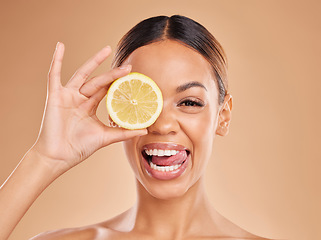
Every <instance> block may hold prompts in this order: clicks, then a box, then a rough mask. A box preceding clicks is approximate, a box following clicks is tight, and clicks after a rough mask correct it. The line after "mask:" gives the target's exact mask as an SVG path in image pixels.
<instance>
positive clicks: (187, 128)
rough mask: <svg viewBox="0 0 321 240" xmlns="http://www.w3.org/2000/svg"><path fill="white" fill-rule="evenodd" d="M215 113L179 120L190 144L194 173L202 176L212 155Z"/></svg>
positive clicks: (209, 112) (210, 112)
mask: <svg viewBox="0 0 321 240" xmlns="http://www.w3.org/2000/svg"><path fill="white" fill-rule="evenodd" d="M215 126H216V115H215V111H204V112H203V113H200V114H195V115H194V116H193V115H191V116H188V117H186V116H185V118H184V119H183V120H181V127H182V128H183V129H184V132H185V133H186V135H187V136H188V138H189V140H190V141H191V143H192V146H193V149H192V160H193V168H194V173H195V174H197V175H200V174H202V172H203V171H204V169H205V167H206V165H207V162H208V160H209V158H210V156H211V153H212V146H213V140H214V137H215V134H214V133H215ZM197 177H199V176H197Z"/></svg>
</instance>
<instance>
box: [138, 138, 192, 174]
mask: <svg viewBox="0 0 321 240" xmlns="http://www.w3.org/2000/svg"><path fill="white" fill-rule="evenodd" d="M141 153H142V162H143V167H144V168H145V170H146V172H147V173H148V174H149V175H150V176H152V177H154V178H156V179H159V180H170V179H174V178H177V177H179V176H181V175H182V174H183V173H184V172H185V170H186V167H187V165H188V163H189V158H190V151H189V150H188V149H187V148H185V147H184V146H182V145H178V144H174V143H150V144H147V145H144V146H143V148H142V152H141Z"/></svg>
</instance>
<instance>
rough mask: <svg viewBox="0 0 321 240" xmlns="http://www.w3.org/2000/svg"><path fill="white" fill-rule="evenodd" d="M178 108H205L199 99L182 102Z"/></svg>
mask: <svg viewBox="0 0 321 240" xmlns="http://www.w3.org/2000/svg"><path fill="white" fill-rule="evenodd" d="M178 106H184V107H204V103H203V102H202V101H200V100H198V99H195V100H191V99H185V100H183V101H181V102H180V103H179V104H178Z"/></svg>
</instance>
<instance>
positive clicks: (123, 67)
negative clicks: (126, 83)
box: [119, 65, 131, 70]
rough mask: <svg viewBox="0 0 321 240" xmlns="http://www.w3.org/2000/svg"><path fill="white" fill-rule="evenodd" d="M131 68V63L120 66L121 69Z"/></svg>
mask: <svg viewBox="0 0 321 240" xmlns="http://www.w3.org/2000/svg"><path fill="white" fill-rule="evenodd" d="M130 68H131V65H123V66H120V67H119V69H121V70H129V69H130Z"/></svg>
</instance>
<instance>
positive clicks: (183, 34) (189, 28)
mask: <svg viewBox="0 0 321 240" xmlns="http://www.w3.org/2000/svg"><path fill="white" fill-rule="evenodd" d="M166 39H170V40H175V41H178V42H180V43H182V44H184V45H186V46H187V47H190V48H192V49H195V50H196V51H197V52H199V53H200V54H202V55H203V57H204V58H205V59H206V60H207V61H208V62H209V63H210V64H211V66H212V67H213V71H214V75H215V78H216V83H217V87H218V91H219V104H221V103H223V102H224V97H225V95H226V93H227V89H228V84H227V72H226V69H227V60H226V56H225V53H224V50H223V48H222V46H221V45H220V43H219V42H218V41H217V40H216V39H215V38H214V36H213V35H212V34H211V33H210V32H209V31H208V30H207V29H206V28H205V27H203V26H202V25H201V24H199V23H197V22H195V21H194V20H192V19H190V18H187V17H184V16H181V15H173V16H171V17H168V16H157V17H151V18H148V19H145V20H143V21H141V22H140V23H138V24H137V25H136V26H134V27H133V28H132V29H131V30H129V32H128V33H126V34H125V35H124V36H123V37H122V39H121V40H120V41H119V43H118V45H117V50H116V54H115V57H114V59H113V63H112V67H113V68H114V67H118V66H120V65H121V64H122V63H123V62H124V61H125V60H126V58H127V57H128V56H129V55H130V54H131V53H132V52H133V51H134V50H136V49H137V48H139V47H142V46H145V45H148V44H150V43H153V42H158V41H162V40H166Z"/></svg>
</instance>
